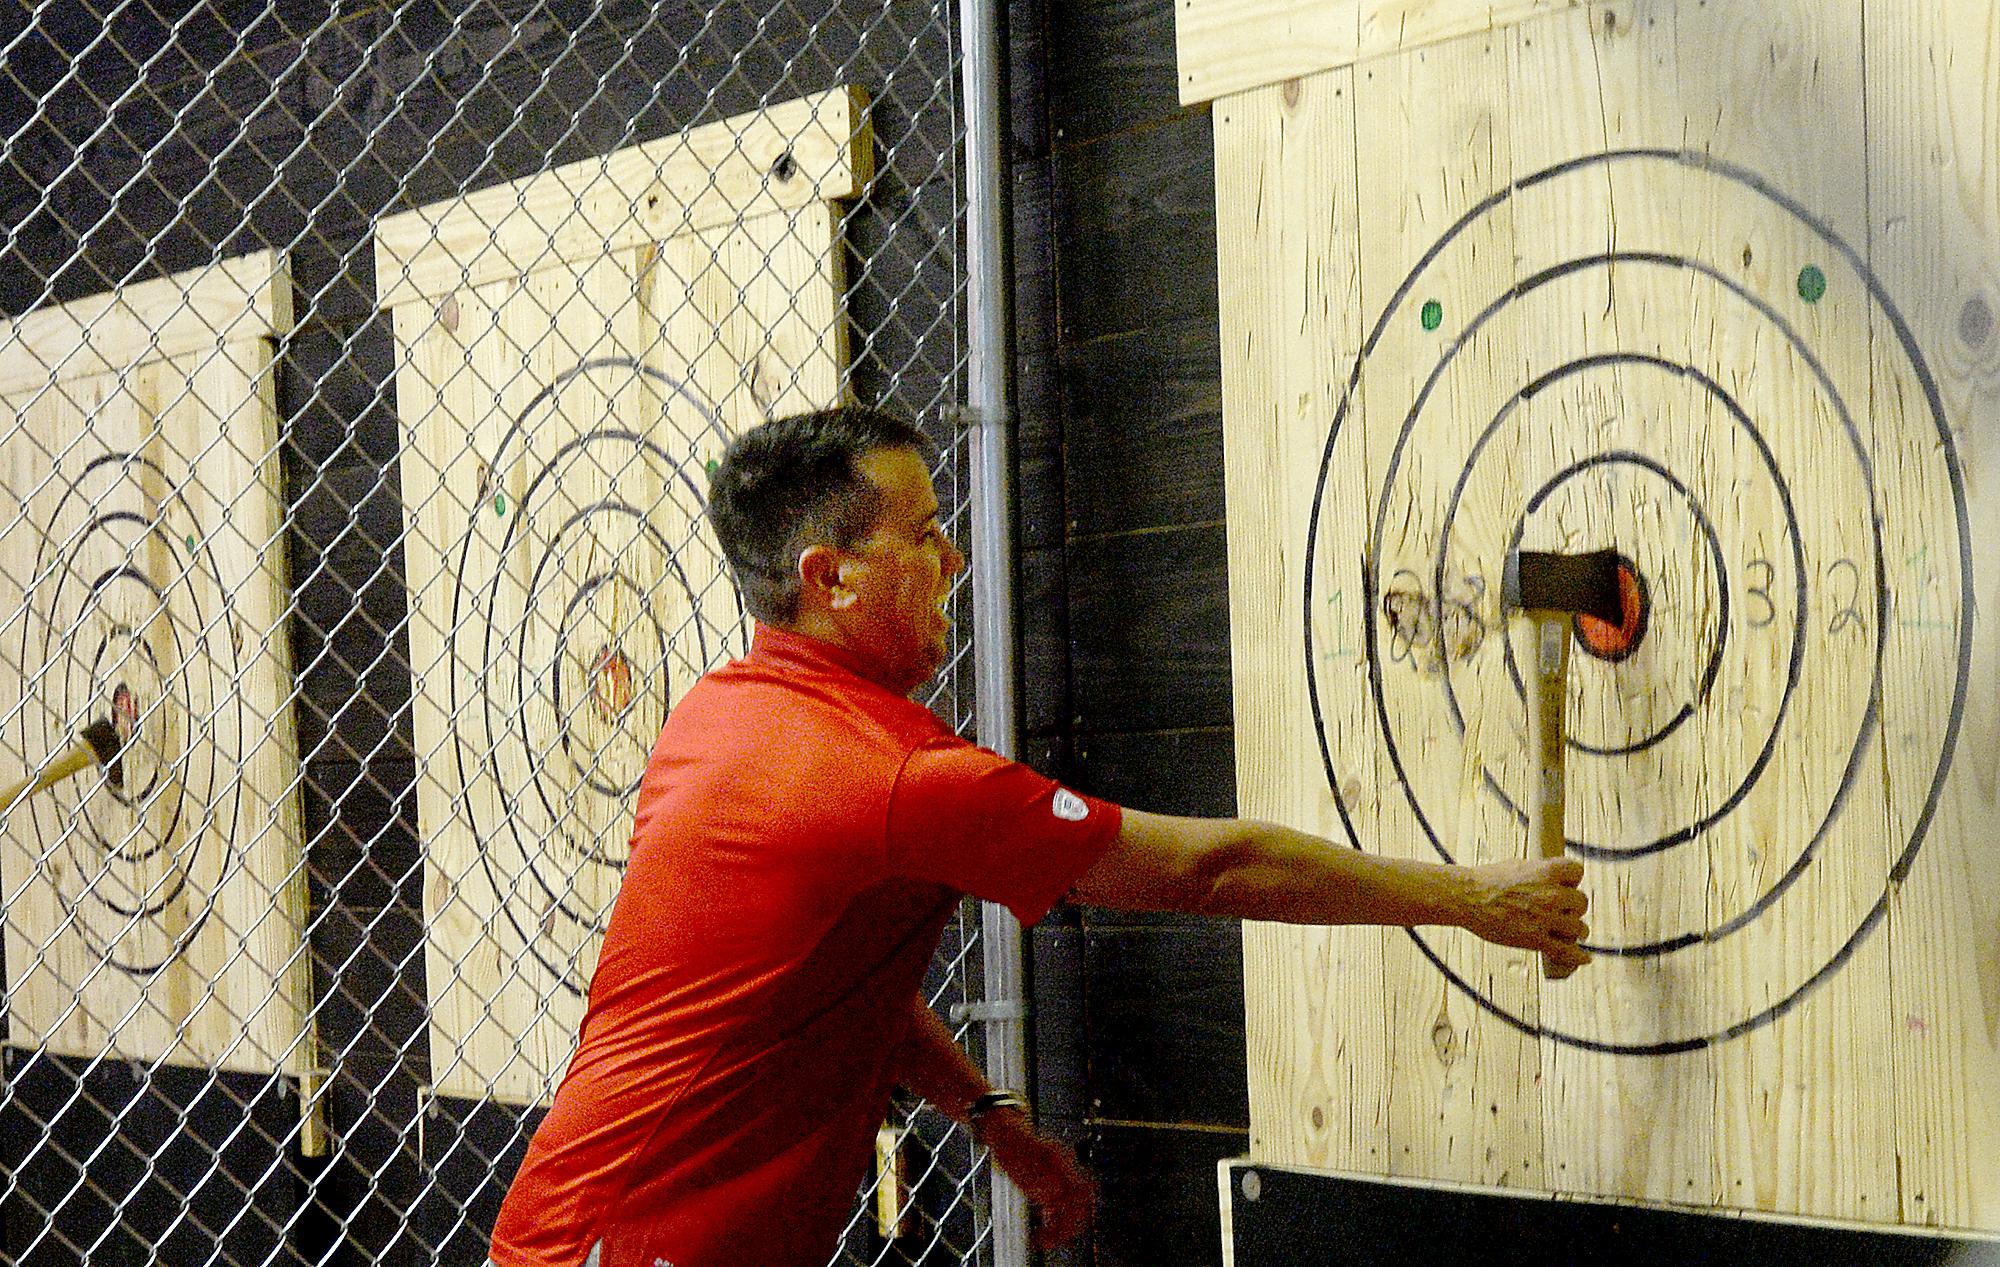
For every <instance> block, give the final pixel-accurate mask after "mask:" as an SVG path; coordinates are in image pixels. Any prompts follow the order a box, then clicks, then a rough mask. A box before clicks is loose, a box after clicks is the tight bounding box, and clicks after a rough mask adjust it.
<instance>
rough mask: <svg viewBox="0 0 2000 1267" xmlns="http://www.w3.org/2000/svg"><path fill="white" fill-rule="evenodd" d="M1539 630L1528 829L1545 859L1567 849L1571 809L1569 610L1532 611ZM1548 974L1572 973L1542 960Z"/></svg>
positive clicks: (1533, 668) (1531, 691) (1531, 689)
mask: <svg viewBox="0 0 2000 1267" xmlns="http://www.w3.org/2000/svg"><path fill="white" fill-rule="evenodd" d="M1528 615H1529V617H1530V618H1531V620H1532V622H1533V625H1534V630H1535V646H1534V659H1533V661H1532V663H1531V664H1530V665H1529V670H1530V672H1529V674H1528V717H1529V721H1530V723H1531V726H1532V729H1531V733H1530V736H1529V743H1530V744H1531V745H1532V746H1533V750H1534V754H1535V762H1534V764H1535V779H1534V783H1533V784H1532V785H1531V787H1530V790H1529V800H1530V801H1531V804H1530V805H1529V807H1528V830H1529V834H1530V836H1531V837H1532V838H1533V840H1534V842H1535V846H1536V848H1537V849H1538V850H1539V851H1540V853H1541V855H1542V857H1544V858H1560V857H1562V856H1563V854H1564V853H1565V852H1566V851H1567V848H1568V840H1567V838H1566V836H1565V835H1564V830H1563V829H1564V820H1565V818H1566V817H1567V815H1566V814H1565V808H1566V806H1567V804H1568V801H1569V787H1568V774H1569V769H1568V760H1569V747H1568V742H1567V739H1568V731H1567V728H1566V727H1565V726H1564V724H1563V723H1564V716H1563V714H1564V710H1565V709H1566V708H1567V707H1568V704H1569V635H1570V615H1569V613H1568V612H1552V611H1531V612H1529V613H1528ZM1542 975H1543V976H1544V977H1546V978H1548V979H1549V980H1551V981H1556V980H1560V979H1561V978H1563V977H1566V976H1568V975H1569V972H1568V971H1559V970H1558V969H1557V967H1556V965H1555V963H1554V961H1553V960H1551V959H1550V958H1549V956H1547V955H1543V956H1542Z"/></svg>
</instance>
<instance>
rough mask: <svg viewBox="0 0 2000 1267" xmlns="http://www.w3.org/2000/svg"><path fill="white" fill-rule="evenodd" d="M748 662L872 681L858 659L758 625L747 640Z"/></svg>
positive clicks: (840, 649)
mask: <svg viewBox="0 0 2000 1267" xmlns="http://www.w3.org/2000/svg"><path fill="white" fill-rule="evenodd" d="M749 658H750V659H751V660H753V661H756V662H758V663H760V664H775V665H783V666H785V667H787V668H794V669H807V670H811V671H814V672H819V673H838V674H844V675H846V676H849V677H858V678H860V679H862V680H863V681H872V679H870V678H869V677H868V675H867V674H866V673H864V672H863V671H862V662H861V657H860V656H857V655H855V654H854V653H853V652H851V651H849V650H847V649H846V648H845V647H836V646H834V645H833V644H832V643H830V642H825V641H823V640H821V639H819V638H815V637H813V636H812V635H811V634H802V633H798V632H796V631H794V630H791V629H776V628H773V627H772V626H770V625H767V624H764V623H763V622H761V621H760V622H758V624H757V630H756V633H755V634H753V635H752V636H751V639H750V657H749Z"/></svg>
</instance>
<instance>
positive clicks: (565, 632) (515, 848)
mask: <svg viewBox="0 0 2000 1267" xmlns="http://www.w3.org/2000/svg"><path fill="white" fill-rule="evenodd" d="M610 167H612V168H615V169H617V170H621V171H622V170H625V164H624V163H623V162H622V160H618V159H616V157H615V156H614V161H613V162H612V163H611V164H610ZM589 196H590V197H592V198H596V199H599V200H603V201H607V202H615V201H617V199H618V197H619V196H620V195H618V194H617V193H616V191H615V190H597V189H593V190H592V191H591V192H590V194H589ZM437 214H438V215H439V216H448V215H449V214H453V213H449V212H445V211H440V212H439V213H437ZM843 280H844V278H843V273H842V269H841V265H840V252H839V247H838V242H837V236H836V232H835V228H834V217H833V213H832V210H831V209H830V208H829V207H827V206H825V205H823V204H814V205H811V206H808V207H805V208H802V209H799V210H797V211H778V212H773V213H770V214H767V215H763V216H758V217H754V218H751V219H747V220H743V221H738V222H731V223H727V224H723V225H719V226H717V227H714V228H711V229H708V230H705V231H703V232H700V233H694V234H686V235H683V236H680V237H676V238H670V239H668V240H666V241H664V242H660V243H657V244H654V243H648V244H645V245H642V246H638V247H633V248H630V249H625V250H622V251H619V252H617V253H615V254H596V255H585V256H582V257H580V258H579V259H577V260H576V261H574V262H573V263H572V264H570V265H567V266H564V267H558V268H547V269H542V270H539V271H536V272H532V273H529V274H527V275H526V276H525V277H504V278H500V279H498V280H494V281H490V282H487V283H485V284H483V285H479V286H474V287H469V288H466V289H461V290H457V291H454V292H452V293H451V294H449V295H446V296H444V297H443V298H441V299H424V300H417V301H413V302H410V303H406V304H403V305H401V306H399V307H397V308H396V309H394V321H395V333H396V340H397V345H398V349H399V359H398V368H397V388H396V390H397V404H398V409H399V412H400V413H401V415H402V417H403V420H404V424H405V426H406V428H407V429H408V436H409V443H408V448H407V449H406V451H405V454H404V457H403V460H402V478H403V502H404V508H405V513H406V515H407V517H408V521H409V525H410V535H409V537H408V539H407V540H406V543H405V552H406V558H407V567H408V576H409V585H410V594H411V599H410V602H411V623H410V655H411V665H412V668H413V670H414V672H415V675H416V679H417V682H418V684H419V685H418V691H417V696H416V700H415V710H414V720H415V741H416V749H417V753H418V754H419V760H420V761H421V762H423V769H422V770H421V771H420V774H419V780H418V811H419V819H420V822H421V827H422V831H423V835H424V838H425V840H426V842H427V846H428V847H427V852H426V856H427V859H428V867H427V870H428V876H427V880H426V884H425V912H426V918H427V920H428V921H429V934H428V938H427V950H426V963H427V969H428V970H427V980H428V982H429V989H430V992H431V1000H432V1024H431V1060H432V1078H433V1082H434V1084H435V1085H436V1086H437V1087H438V1088H439V1089H440V1091H441V1092H442V1093H444V1094H450V1095H463V1096H466V1097H479V1096H484V1095H498V1096H500V1097H501V1098H503V1099H506V1100H508V1101H510V1102H513V1103H522V1104H534V1103H540V1102H544V1101H545V1100H546V1099H547V1097H548V1095H549V1094H550V1092H551V1091H552V1090H553V1086H554V1079H555V1078H556V1077H558V1076H559V1075H560V1073H561V1071H562V1069H563V1067H564V1066H565V1065H566V1063H567V1061H568V1058H569V1055H570V1052H571V1050H572V1048H573V1046H574V1043H575V1040H576V1033H577V1029H578V1026H579V1024H580V1022H581V1020H582V1006H583V995H582V991H583V988H584V985H585V984H586V983H587V982H588V980H589V977H590V972H591V970H592V968H593V967H594V966H595V962H596V954H597V946H598V941H599V939H600V938H601V936H602V926H603V920H604V919H605V918H606V917H607V916H608V915H609V912H610V907H611V903H612V900H613V899H614V898H615V896H616V894H617V889H618V883H619V880H620V878H621V876H622V872H623V865H624V857H625V851H626V848H627V839H628V836H629V833H630V831H631V792H632V790H633V789H634V788H636V785H637V778H638V775H639V772H640V771H641V770H642V769H643V768H644V764H645V760H646V755H647V753H648V751H649V750H650V748H651V746H652V743H653V740H654V738H655V736H656V735H657V733H658V731H659V728H660V725H661V723H662V722H663V721H664V719H665V716H666V713H667V711H668V709H669V708H670V707H671V706H672V703H673V701H674V700H677V699H679V698H680V697H681V695H683V694H684V693H685V692H686V691H687V689H688V688H689V687H690V686H691V685H692V684H693V682H694V680H695V678H696V677H698V676H699V675H700V674H701V673H703V672H705V671H706V670H707V669H709V668H711V667H713V666H715V665H716V664H719V663H721V662H722V661H723V660H724V659H727V658H729V657H730V656H734V655H740V654H742V653H743V651H744V650H745V649H746V646H747V638H748V620H747V618H746V617H745V616H744V614H743V613H742V611H741V609H740V607H739V606H738V603H737V599H736V595H735V592H734V589H733V587H732V586H731V585H730V583H729V581H728V578H727V576H726V575H725V573H724V569H723V565H722V560H721V554H720V551H719V549H718V548H717V547H716V546H715V544H714V542H713V540H712V538H711V536H710V534H709V530H708V528H707V526H706V524H705V523H704V522H703V521H702V519H701V506H702V502H703V499H704V498H705V495H706V488H707V478H708V477H707V467H708V464H709V463H711V462H713V461H714V460H716V459H717V458H719V457H720V456H721V454H722V450H723V448H724V446H725V445H726V444H727V442H728V440H729V438H730V437H731V436H732V435H734V434H735V433H736V432H737V431H740V430H742V429H744V428H747V427H749V426H752V425H754V424H755V423H757V422H760V421H763V420H764V419H767V418H771V417H779V416H786V415H790V414H796V413H801V412H805V411H807V410H810V409H813V408H820V407H824V406H826V405H830V404H833V403H835V402H837V401H838V400H839V399H841V397H842V392H843V375H842V370H843V367H844V365H845V333H844V326H843V321H842V318H841V312H840V299H839V297H840V295H841V293H842V284H843Z"/></svg>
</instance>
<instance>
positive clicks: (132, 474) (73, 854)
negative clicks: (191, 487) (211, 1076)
mask: <svg viewBox="0 0 2000 1267" xmlns="http://www.w3.org/2000/svg"><path fill="white" fill-rule="evenodd" d="M52 507H53V508H52V510H51V511H50V512H49V514H48V516H47V518H46V520H45V521H44V522H40V523H38V524H37V525H36V537H35V540H36V541H37V543H38V545H37V549H36V553H35V557H34V559H33V560H32V563H31V564H30V563H29V561H27V560H23V566H24V568H26V567H31V568H32V570H31V571H27V572H26V576H27V578H28V579H29V584H28V586H27V602H26V604H25V607H24V610H23V611H22V613H21V619H20V621H19V624H18V625H17V626H16V628H17V629H18V635H17V636H16V637H15V638H12V639H10V642H12V649H11V651H10V655H11V656H13V657H15V659H14V663H17V664H19V665H20V666H21V670H22V675H23V681H22V686H23V694H22V704H21V707H20V709H19V710H18V711H17V712H16V713H15V715H14V716H13V717H12V718H11V719H10V722H9V725H8V730H9V732H10V733H9V736H8V739H7V746H8V747H9V748H10V749H12V751H14V752H16V753H22V754H29V755H30V756H33V755H34V754H42V753H50V754H54V753H60V752H63V751H66V750H67V749H68V748H69V747H70V746H71V745H72V744H74V743H75V742H76V736H77V734H78V732H80V731H81V730H82V729H83V727H84V725H85V724H87V723H88V722H89V721H91V720H93V719H96V718H102V717H107V716H108V717H110V718H111V719H112V720H113V722H114V724H115V725H116V726H117V727H118V731H119V735H120V738H121V740H123V742H124V747H123V750H122V751H121V753H120V765H121V768H122V778H121V779H120V780H119V781H118V782H115V783H114V782H112V781H111V780H109V779H107V778H106V777H105V776H104V772H103V771H101V770H98V769H95V768H93V769H91V770H88V771H86V772H85V773H83V774H81V775H79V776H77V777H75V778H72V779H70V780H67V781H65V782H62V783H58V784H55V785H54V786H52V787H51V788H49V790H48V791H46V792H44V793H42V794H41V795H39V796H37V797H35V798H33V799H31V800H29V801H25V802H22V803H21V804H19V805H17V806H15V807H14V809H13V811H12V820H13V821H14V822H15V823H16V824H17V830H19V828H18V824H20V821H21V820H22V819H23V818H25V819H27V820H28V824H27V831H26V832H24V833H22V835H23V836H24V838H25V839H26V840H27V841H28V842H30V847H31V848H34V849H36V851H37V854H36V858H35V865H36V866H37V868H38V870H39V871H40V872H41V874H42V875H43V877H45V878H46V879H47V880H49V881H50V882H52V883H53V884H54V886H55V889H56V892H57V893H58V894H59V895H60V898H61V902H62V904H63V909H64V911H65V912H66V913H67V916H68V922H69V924H70V926H71V927H73V928H74V929H75V931H76V932H77V934H78V935H79V936H80V937H81V938H83V940H84V942H85V944H86V945H87V947H88V949H89V951H90V953H91V954H92V955H93V956H94V957H96V958H97V959H99V960H101V961H102V962H105V963H108V964H109V965H111V966H112V967H114V968H116V969H117V970H119V971H121V972H124V973H127V974H130V975H133V976H138V977H150V976H153V975H155V974H157V973H159V972H160V971H161V970H163V969H165V968H166V967H167V966H168V965H170V964H172V963H173V962H175V960H176V959H177V958H179V957H180V956H181V955H182V953H183V952H184V951H186V950H187V948H188V947H189V946H190V945H191V944H193V942H194V940H195V938H196V937H197V935H199V934H200V932H201V931H202V929H203V928H204V927H205V926H206V924H207V923H208V921H209V919H210V917H211V916H212V915H213V914H214V911H215V907H216V902H217V897H218V894H219V893H220V891H221V890H222V887H223V885H224V882H225V880H226V879H227V878H228V877H229V876H230V875H231V874H232V873H233V872H234V871H235V870H236V869H237V868H238V865H239V862H240V859H239V856H238V845H237V843H236V841H235V839H234V837H235V834H236V825H237V824H238V823H239V822H240V821H241V819H240V813H241V810H242V808H243V801H244V786H243V779H242V776H241V766H242V764H243V761H244V747H243V745H244V742H245V737H246V735H248V734H250V733H251V731H252V730H253V729H254V728H253V727H252V726H251V725H250V718H249V715H248V712H247V705H246V701H245V700H244V698H243V695H242V693H241V692H240V690H239V689H238V683H239V681H240V680H241V679H242V677H243V675H244V673H245V670H246V667H247V661H246V657H245V649H244V638H243V631H242V627H241V625H240V623H239V622H238V620H237V618H236V616H235V614H234V613H233V612H232V611H231V610H230V608H229V605H228V598H227V596H228V595H229V594H230V592H231V587H230V586H229V585H228V584H226V583H225V582H224V580H223V576H222V572H221V570H220V569H219V567H218V565H217V560H216V558H215V556H214V553H213V547H212V544H211V540H210V531H211V529H212V528H213V527H214V525H213V524H212V523H204V522H203V521H202V519H201V517H200V516H199V515H198V514H197V513H196V511H195V509H194V507H193V506H192V505H191V503H190V501H189V499H188V498H187V497H186V496H184V484H183V481H182V480H179V479H174V478H169V474H168V472H166V471H165V470H163V469H161V467H160V466H159V465H158V464H157V463H155V462H154V461H152V460H150V459H148V458H145V457H142V456H140V455H138V454H133V453H104V454H101V455H99V456H97V457H95V458H93V459H92V460H91V461H90V462H89V463H88V464H87V465H85V466H84V467H83V468H82V469H81V470H80V471H79V472H78V473H77V474H76V476H75V477H74V478H73V479H71V480H69V481H68V483H67V486H66V487H64V488H63V490H62V492H61V494H60V496H58V497H56V498H55V499H54V500H53V503H52ZM253 650H254V649H253Z"/></svg>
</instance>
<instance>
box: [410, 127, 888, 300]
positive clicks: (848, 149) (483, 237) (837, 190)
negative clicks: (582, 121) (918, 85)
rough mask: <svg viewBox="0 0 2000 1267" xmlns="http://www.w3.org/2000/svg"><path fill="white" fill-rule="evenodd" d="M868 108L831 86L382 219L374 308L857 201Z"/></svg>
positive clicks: (868, 163)
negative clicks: (777, 214) (770, 215)
mask: <svg viewBox="0 0 2000 1267" xmlns="http://www.w3.org/2000/svg"><path fill="white" fill-rule="evenodd" d="M873 170H874V150H873V144H872V142H871V140H870V134H869V130H868V119H867V99H866V96H865V95H864V94H863V93H862V92H861V90H860V89H858V88H834V89H829V90H828V91H826V92H822V93H817V94H815V95H813V96H810V97H801V98H799V99H797V100H795V101H787V102H783V103H781V104H779V105H775V106H772V107H770V108H769V109H766V110H758V111H753V112H751V113H749V114H740V115H736V116H734V117H732V118H728V119H724V120H721V121H720V122H717V123H711V124H707V125H705V126H702V127H699V128H693V129H691V130H689V131H687V132H681V133H677V134H675V135H673V136H667V137H661V138H660V139H658V140H655V141H649V142H647V143H645V144H643V145H635V146H631V147H628V148H626V149H622V150H619V151H617V152H616V153H614V154H611V155H609V156H608V157H605V158H589V159H580V160H578V161H577V162H574V163H569V164H566V165H564V166H562V167H554V168H550V169H549V170H547V171H545V172H538V173H536V174H535V175H533V176H527V177H523V178H522V179H520V180H516V181H511V182H509V183H507V184H504V185H495V186H492V187H491V188H488V189H482V190H480V191H478V192H477V193H473V194H468V195H466V196H465V197H463V198H457V199H451V200H447V201H445V202H439V203H433V204H431V205H429V206H425V207H418V208H416V209H415V210H412V211H406V212H403V213H402V214H400V215H395V216H391V217H389V218H387V219H385V220H383V221H382V223H381V224H380V226H378V228H377V230H376V236H375V276H376V287H377V292H378V294H379V295H380V302H381V304H382V306H383V307H384V308H393V307H395V306H397V305H399V304H402V303H405V302H407V301H409V300H412V299H417V298H431V299H437V298H441V297H443V296H444V295H446V294H449V293H451V292H452V291H455V290H458V289H460V288H462V287H467V286H478V285H482V284H484V283H486V282H489V281H493V280H495V279H498V278H502V277H507V276H519V275H521V274H524V273H531V272H534V271H536V270H538V269H543V268H553V267H561V266H564V265H566V264H567V263H569V262H571V261H575V260H578V259H580V258H583V257H586V256H590V255H615V254H618V253H620V252H623V251H627V250H630V249H632V248H634V247H638V246H643V245H645V244H647V243H651V242H662V241H666V240H668V239H671V238H676V237H683V236H685V235H688V234H691V233H693V232H696V231H698V230H703V229H712V228H719V227H722V226H726V225H730V224H735V223H738V222H740V221H742V220H745V219H750V218H754V217H756V216H759V215H762V214H765V213H767V212H770V211H774V210H779V209H784V208H791V209H795V210H796V209H802V208H806V207H810V206H813V205H815V204H818V203H823V202H828V201H832V200H834V199H837V198H852V197H855V196H856V195H858V194H859V193H860V192H861V189H862V187H863V186H864V185H866V184H867V183H868V179H869V176H870V175H871V174H872V172H873Z"/></svg>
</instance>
